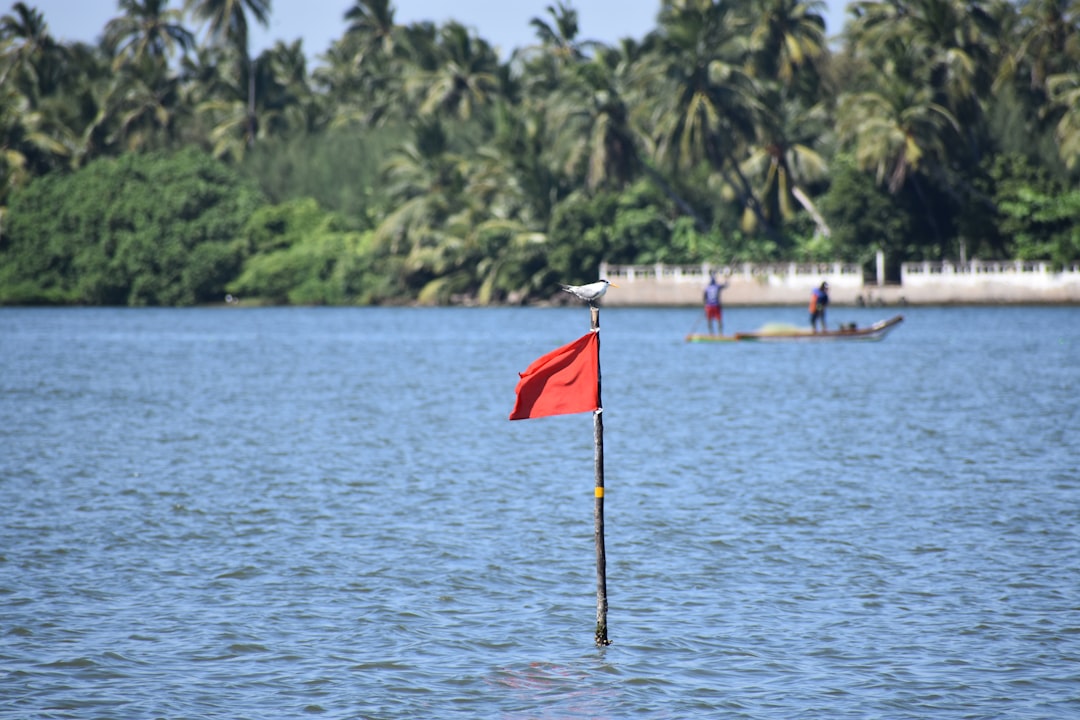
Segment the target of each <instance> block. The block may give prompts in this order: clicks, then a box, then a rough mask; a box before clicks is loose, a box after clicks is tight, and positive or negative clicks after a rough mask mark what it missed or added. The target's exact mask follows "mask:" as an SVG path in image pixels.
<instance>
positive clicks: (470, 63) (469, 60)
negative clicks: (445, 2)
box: [406, 22, 499, 120]
mask: <svg viewBox="0 0 1080 720" xmlns="http://www.w3.org/2000/svg"><path fill="white" fill-rule="evenodd" d="M437 54H438V64H437V65H436V66H435V67H434V68H433V69H431V70H427V71H419V72H416V73H415V74H414V75H413V76H412V77H411V79H410V80H408V81H407V83H406V87H410V86H411V87H413V88H415V89H416V90H417V91H418V93H419V96H420V98H421V99H420V104H419V107H420V112H421V113H422V114H424V115H431V114H434V113H449V114H451V115H456V116H457V117H458V118H460V119H462V120H468V119H469V118H471V117H472V116H473V113H474V112H475V110H476V109H477V108H479V107H483V106H485V105H487V104H489V103H490V102H491V99H492V97H493V96H494V95H495V94H497V93H498V91H499V81H498V77H497V73H498V69H499V60H498V57H496V55H495V51H494V50H492V48H491V46H490V45H488V43H487V41H486V40H483V39H482V38H479V37H477V36H476V35H475V34H474V33H472V32H470V31H469V30H467V29H466V28H465V27H464V26H463V25H461V24H459V23H456V22H449V23H447V24H446V25H444V26H443V27H442V28H440V29H439V37H438V44H437Z"/></svg>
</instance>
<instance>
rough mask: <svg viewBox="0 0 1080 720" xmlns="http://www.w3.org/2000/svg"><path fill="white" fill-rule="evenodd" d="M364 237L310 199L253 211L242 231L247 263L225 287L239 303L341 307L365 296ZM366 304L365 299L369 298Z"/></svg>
mask: <svg viewBox="0 0 1080 720" xmlns="http://www.w3.org/2000/svg"><path fill="white" fill-rule="evenodd" d="M369 241H370V232H369V233H359V232H355V231H350V230H349V229H348V228H347V227H346V224H345V222H344V221H343V220H342V218H341V217H340V216H338V215H335V214H333V213H328V212H326V211H325V210H323V209H322V208H320V207H319V204H318V203H317V202H316V201H315V200H313V199H311V198H303V199H299V200H292V201H289V202H286V203H283V204H281V205H274V206H267V207H263V208H261V209H259V210H257V211H256V212H255V213H254V214H253V215H252V216H251V219H250V220H249V221H248V223H247V225H246V226H245V228H244V233H243V244H244V249H245V255H246V256H247V261H246V262H245V263H244V267H243V271H242V272H241V273H240V276H239V277H238V278H237V279H236V280H234V281H232V282H231V283H229V285H228V287H227V288H226V289H227V290H228V291H229V292H230V293H231V294H233V295H236V296H239V297H241V298H245V299H246V298H257V299H258V300H260V301H264V302H271V303H279V304H284V303H289V304H294V305H342V304H346V303H349V302H352V301H354V300H355V299H356V298H358V297H360V298H362V297H363V296H364V294H365V292H364V291H365V287H364V280H365V272H364V268H365V267H366V266H367V264H368V262H369V261H368V260H367V259H365V257H364V250H365V249H366V247H367V245H368V244H369ZM369 299H370V298H369Z"/></svg>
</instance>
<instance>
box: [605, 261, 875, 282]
mask: <svg viewBox="0 0 1080 720" xmlns="http://www.w3.org/2000/svg"><path fill="white" fill-rule="evenodd" d="M710 273H715V274H716V275H717V276H718V277H742V278H745V279H754V280H759V281H760V280H766V279H768V278H782V279H784V280H787V281H789V282H802V281H804V280H818V281H819V282H820V281H821V280H823V279H827V280H828V281H829V282H830V283H835V282H840V283H844V284H850V283H851V282H852V281H856V282H857V283H858V284H860V285H861V284H862V281H863V270H862V267H861V266H860V265H857V264H854V263H767V264H758V263H739V264H735V265H709V264H707V263H706V264H702V265H664V264H663V263H657V264H655V265H608V264H607V263H601V265H600V277H602V278H607V279H608V280H614V281H615V282H617V283H618V282H624V283H631V282H634V281H636V280H649V281H660V282H665V283H666V282H673V283H680V282H686V283H694V284H697V285H700V284H702V283H703V282H704V281H705V280H706V279H707V278H708V277H709V274H710Z"/></svg>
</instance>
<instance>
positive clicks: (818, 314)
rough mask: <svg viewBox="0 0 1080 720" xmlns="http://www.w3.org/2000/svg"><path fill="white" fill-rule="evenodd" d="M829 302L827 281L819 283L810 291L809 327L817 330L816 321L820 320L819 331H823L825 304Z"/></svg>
mask: <svg viewBox="0 0 1080 720" xmlns="http://www.w3.org/2000/svg"><path fill="white" fill-rule="evenodd" d="M828 304H829V283H827V282H823V283H821V287H817V288H814V291H813V292H812V293H810V329H811V330H813V331H814V332H817V321H818V320H819V319H820V320H821V332H825V306H826V305H828Z"/></svg>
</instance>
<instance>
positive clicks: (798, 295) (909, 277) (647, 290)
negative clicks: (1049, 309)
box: [600, 260, 1080, 306]
mask: <svg viewBox="0 0 1080 720" xmlns="http://www.w3.org/2000/svg"><path fill="white" fill-rule="evenodd" d="M710 270H712V271H714V272H715V273H716V275H717V277H718V278H720V279H721V280H722V281H724V282H726V283H727V284H728V287H727V289H725V290H724V295H723V299H724V304H725V305H798V304H802V303H808V302H809V300H810V291H811V290H813V289H814V288H815V287H817V286H819V285H820V284H821V283H822V281H825V282H828V283H829V297H830V299H831V300H832V302H833V303H835V304H839V305H847V304H856V303H860V302H861V303H866V304H888V305H891V304H897V303H908V304H926V305H936V304H979V303H988V304H994V303H1044V302H1045V303H1080V264H1078V265H1077V266H1074V267H1072V268H1068V269H1066V270H1065V271H1063V272H1054V271H1053V270H1052V269H1051V268H1050V266H1049V265H1047V264H1046V263H1030V262H1028V263H1024V262H1013V261H1009V262H984V261H977V260H973V261H971V262H969V263H965V264H963V265H961V264H957V263H905V264H904V265H903V266H902V267H901V271H900V277H901V284H900V285H899V286H896V285H888V286H880V285H878V284H877V282H876V280H870V281H869V282H864V280H863V272H862V268H861V267H859V266H858V265H845V264H841V263H820V264H796V263H785V264H770V265H755V264H751V263H746V264H741V265H733V266H708V265H700V266H674V265H607V264H604V265H602V266H601V268H600V277H604V278H607V279H608V280H610V281H611V282H613V283H615V284H616V285H618V286H619V291H618V292H609V293H608V294H607V295H606V296H605V297H604V304H606V305H609V306H617V305H696V304H700V303H701V302H702V293H703V292H704V289H705V285H707V284H708V281H709V271H710Z"/></svg>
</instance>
